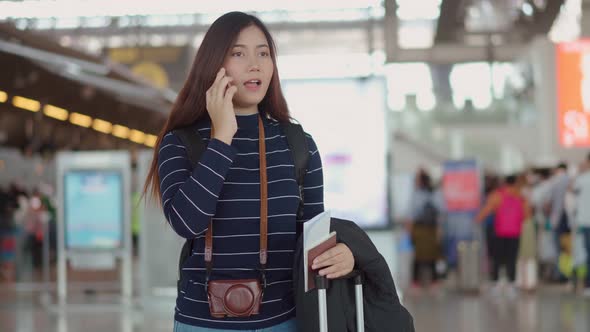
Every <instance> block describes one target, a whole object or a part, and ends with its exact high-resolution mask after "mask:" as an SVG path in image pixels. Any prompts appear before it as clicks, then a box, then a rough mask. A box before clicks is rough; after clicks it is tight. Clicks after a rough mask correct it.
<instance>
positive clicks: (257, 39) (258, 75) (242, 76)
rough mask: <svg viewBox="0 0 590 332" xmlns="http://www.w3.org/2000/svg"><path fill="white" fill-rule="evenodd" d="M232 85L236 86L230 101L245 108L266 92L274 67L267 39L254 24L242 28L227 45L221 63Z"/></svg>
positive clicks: (259, 99) (257, 101) (259, 100)
mask: <svg viewBox="0 0 590 332" xmlns="http://www.w3.org/2000/svg"><path fill="white" fill-rule="evenodd" d="M223 66H224V67H225V70H226V73H227V74H226V75H227V76H230V77H232V78H233V81H232V82H231V83H230V84H231V85H235V86H237V88H238V91H237V93H236V94H235V96H234V99H233V102H234V105H235V106H237V107H241V108H245V107H252V106H256V105H258V103H260V102H261V101H262V99H263V98H264V96H265V95H266V91H267V90H268V86H269V85H270V81H271V78H272V74H273V70H274V66H273V61H272V58H271V56H270V48H269V45H268V41H267V40H266V37H265V36H264V33H263V32H262V30H260V29H259V28H258V27H257V26H255V25H250V26H248V27H246V28H244V29H243V30H242V31H241V32H240V34H239V35H238V38H237V39H236V42H235V43H234V45H233V46H232V48H230V51H229V53H228V54H227V55H226V57H225V62H224V64H223Z"/></svg>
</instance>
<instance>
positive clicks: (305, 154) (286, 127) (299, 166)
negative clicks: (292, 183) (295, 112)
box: [281, 122, 309, 220]
mask: <svg viewBox="0 0 590 332" xmlns="http://www.w3.org/2000/svg"><path fill="white" fill-rule="evenodd" d="M281 127H282V129H283V132H284V133H285V136H287V142H288V143H289V150H291V156H292V157H293V161H294V163H295V179H296V180H297V185H298V186H299V208H298V209H297V219H299V220H301V219H303V202H304V197H303V180H304V179H305V174H306V173H307V163H308V161H309V146H308V145H307V138H306V137H305V132H304V131H303V127H301V125H299V124H296V123H291V122H288V123H283V124H281Z"/></svg>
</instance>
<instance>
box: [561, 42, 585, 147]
mask: <svg viewBox="0 0 590 332" xmlns="http://www.w3.org/2000/svg"><path fill="white" fill-rule="evenodd" d="M556 59H557V64H556V66H557V73H556V75H557V108H558V120H557V125H558V135H559V143H560V144H561V145H562V146H565V147H590V39H581V40H578V41H575V42H567V43H560V44H558V45H557V54H556Z"/></svg>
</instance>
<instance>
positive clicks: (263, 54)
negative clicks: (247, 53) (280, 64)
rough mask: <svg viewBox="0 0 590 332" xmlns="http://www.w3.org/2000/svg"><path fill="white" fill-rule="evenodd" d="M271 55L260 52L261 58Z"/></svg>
mask: <svg viewBox="0 0 590 332" xmlns="http://www.w3.org/2000/svg"><path fill="white" fill-rule="evenodd" d="M269 55H270V54H269V53H268V52H260V56H269Z"/></svg>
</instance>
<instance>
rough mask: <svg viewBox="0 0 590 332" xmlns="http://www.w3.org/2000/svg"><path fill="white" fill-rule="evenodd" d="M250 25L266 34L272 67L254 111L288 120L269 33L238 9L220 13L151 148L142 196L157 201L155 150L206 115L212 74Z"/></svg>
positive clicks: (158, 192) (283, 120)
mask: <svg viewBox="0 0 590 332" xmlns="http://www.w3.org/2000/svg"><path fill="white" fill-rule="evenodd" d="M251 25H254V26H256V27H258V28H259V29H260V30H262V32H263V33H264V35H265V36H266V39H267V41H268V45H269V47H270V55H271V58H272V61H273V67H274V70H273V74H272V79H271V82H270V85H269V87H268V90H267V92H266V95H265V96H264V98H263V99H262V101H261V102H260V104H258V110H259V112H260V114H261V115H263V116H265V117H271V118H273V119H275V120H277V121H279V122H288V121H290V118H291V117H290V115H289V109H288V108H287V102H286V101H285V97H284V96H283V93H282V91H281V84H280V80H279V73H278V69H277V61H276V46H275V43H274V41H273V39H272V36H271V35H270V32H269V31H268V29H267V28H266V26H265V25H264V23H262V21H260V20H259V19H258V18H257V17H256V16H253V15H249V14H246V13H242V12H230V13H227V14H224V15H223V16H221V17H219V18H218V19H217V20H215V22H213V24H212V25H211V26H210V27H209V30H208V31H207V33H206V34H205V37H204V38H203V42H202V43H201V46H200V47H199V50H198V52H197V54H196V56H195V60H194V62H193V65H192V67H191V70H190V72H189V75H188V77H187V79H186V82H185V83H184V86H183V87H182V89H181V90H180V93H179V94H178V97H177V98H176V101H175V102H174V105H173V106H172V111H171V112H170V115H169V116H168V120H167V121H166V124H165V125H164V127H163V128H162V130H161V131H160V134H159V135H158V139H157V141H156V145H155V148H154V157H153V160H152V164H151V166H150V169H149V172H148V175H147V178H146V181H145V185H144V188H143V195H145V194H146V193H148V192H149V193H151V197H152V198H154V197H157V198H158V202H160V201H161V195H160V176H159V174H158V152H159V150H160V149H159V146H160V144H161V143H162V138H163V137H164V135H166V134H167V133H168V132H170V131H172V130H174V129H177V128H182V127H186V126H189V125H191V124H193V123H195V122H196V121H199V120H201V119H203V118H209V113H207V109H206V101H205V93H206V91H207V89H209V87H210V86H211V85H212V84H213V81H215V76H216V74H217V72H218V71H219V69H221V66H223V63H224V60H225V57H226V55H227V54H228V52H229V51H230V49H231V47H232V46H233V44H234V43H235V41H236V39H237V38H238V35H239V33H240V31H242V30H243V29H244V28H246V27H248V26H251Z"/></svg>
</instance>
